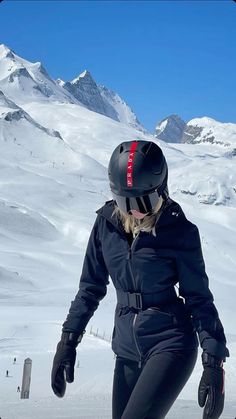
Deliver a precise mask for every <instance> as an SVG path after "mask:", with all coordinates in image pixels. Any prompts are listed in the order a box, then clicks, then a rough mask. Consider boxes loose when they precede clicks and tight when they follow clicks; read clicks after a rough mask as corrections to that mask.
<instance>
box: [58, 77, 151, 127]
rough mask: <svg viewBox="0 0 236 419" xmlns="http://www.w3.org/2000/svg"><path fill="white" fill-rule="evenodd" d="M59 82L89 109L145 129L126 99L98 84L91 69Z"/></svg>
mask: <svg viewBox="0 0 236 419" xmlns="http://www.w3.org/2000/svg"><path fill="white" fill-rule="evenodd" d="M57 82H58V84H59V85H60V86H62V87H64V89H66V90H68V92H69V93H71V95H73V97H75V98H76V99H77V100H78V101H79V102H80V103H82V104H83V105H84V106H85V107H86V108H87V109H90V110H91V111H94V112H98V113H100V114H102V115H105V116H108V117H109V118H112V119H114V120H115V121H119V122H122V123H123V124H127V125H130V126H133V127H134V128H137V129H139V130H141V131H144V128H143V127H142V126H141V124H140V122H139V121H138V120H137V117H136V115H135V114H134V112H133V111H132V110H131V109H130V107H129V106H128V105H127V104H126V103H125V102H124V100H122V99H121V98H120V96H119V95H118V94H117V93H115V92H113V91H112V90H109V89H108V88H106V87H105V86H99V85H97V83H96V82H95V81H94V79H93V78H92V76H91V74H90V72H89V71H87V70H85V71H84V72H83V73H81V74H80V75H79V76H78V77H76V78H75V79H74V80H72V81H71V82H64V81H62V80H61V79H58V80H57Z"/></svg>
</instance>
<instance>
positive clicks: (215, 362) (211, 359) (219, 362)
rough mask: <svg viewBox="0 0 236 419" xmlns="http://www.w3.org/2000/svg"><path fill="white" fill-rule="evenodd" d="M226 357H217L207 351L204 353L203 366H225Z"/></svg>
mask: <svg viewBox="0 0 236 419" xmlns="http://www.w3.org/2000/svg"><path fill="white" fill-rule="evenodd" d="M223 362H225V358H224V359H220V358H216V357H215V356H213V355H210V354H208V353H207V352H205V351H204V352H203V353H202V365H203V367H213V368H214V367H223Z"/></svg>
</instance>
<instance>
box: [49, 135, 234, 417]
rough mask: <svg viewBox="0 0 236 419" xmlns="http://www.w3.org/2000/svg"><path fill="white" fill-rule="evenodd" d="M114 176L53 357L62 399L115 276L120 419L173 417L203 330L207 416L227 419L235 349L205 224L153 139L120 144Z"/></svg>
mask: <svg viewBox="0 0 236 419" xmlns="http://www.w3.org/2000/svg"><path fill="white" fill-rule="evenodd" d="M108 173H109V180H110V187H111V191H112V195H113V200H110V201H107V202H106V203H105V204H104V205H103V207H102V208H100V209H99V210H98V211H97V218H96V221H95V223H94V226H93V229H92V232H91V235H90V238H89V242H88V245H87V250H86V254H85V258H84V264H83V270H82V274H81V278H80V285H79V291H78V293H77V295H76V297H75V299H74V301H73V302H72V304H71V307H70V310H69V314H68V316H67V318H66V321H65V322H64V324H63V329H62V330H63V331H62V336H61V340H60V342H59V343H58V345H57V351H56V354H55V356H54V361H53V368H52V375H51V385H52V389H53V391H54V393H55V394H56V395H57V396H58V397H63V396H64V394H65V390H66V382H68V383H72V382H73V381H74V365H75V359H76V347H77V345H78V344H79V343H80V342H81V339H82V337H83V334H84V333H85V328H86V326H87V323H88V321H89V320H90V318H91V317H92V315H93V313H94V311H95V310H96V309H97V307H98V304H99V302H100V300H102V298H103V297H104V296H105V295H106V291H107V285H108V283H109V282H108V277H109V275H110V277H111V279H112V282H113V284H114V286H115V288H116V292H117V306H116V310H115V325H114V329H113V335H112V349H113V351H114V353H115V354H116V365H115V370H114V377H113V394H112V418H113V419H163V418H164V417H165V416H166V415H167V413H168V412H169V410H170V408H171V406H172V405H173V403H174V402H175V400H176V398H177V397H178V395H179V393H180V391H181V390H182V388H183V387H184V385H185V384H186V382H187V381H188V379H189V377H190V375H191V373H192V371H193V369H194V366H195V363H196V359H197V352H198V349H197V348H198V339H197V334H196V331H197V333H198V336H199V341H200V344H201V347H202V349H203V353H202V363H203V374H202V377H201V381H200V384H199V389H198V402H199V405H200V406H201V407H204V411H203V418H204V419H218V418H219V417H220V415H221V413H222V411H223V407H224V370H223V362H224V361H225V358H226V357H227V356H229V351H228V349H227V347H226V339H225V335H224V330H223V326H222V324H221V322H220V319H219V315H218V312H217V309H216V307H215V305H214V303H213V295H212V293H211V291H210V290H209V287H208V276H207V274H206V272H205V264H204V259H203V255H202V249H201V241H200V236H199V232H198V228H197V227H196V225H195V224H193V223H192V222H190V221H189V220H188V219H187V218H186V217H185V214H184V212H183V210H182V208H181V206H180V205H179V204H178V203H177V202H175V201H174V200H172V199H171V198H170V197H169V192H168V185H167V179H168V168H167V163H166V160H165V157H164V155H163V153H162V150H161V149H160V148H159V147H158V146H157V145H156V144H155V143H154V142H147V141H132V142H131V141H130V142H123V143H122V144H120V145H119V146H118V147H116V149H115V150H114V152H113V154H112V156H111V159H110V163H109V168H108ZM177 283H179V296H177V294H176V292H175V288H174V287H175V285H176V284H177Z"/></svg>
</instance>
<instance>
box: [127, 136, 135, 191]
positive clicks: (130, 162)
mask: <svg viewBox="0 0 236 419" xmlns="http://www.w3.org/2000/svg"><path fill="white" fill-rule="evenodd" d="M137 146H138V142H137V141H133V142H132V144H131V147H130V151H129V158H128V164H127V176H126V177H127V186H129V187H130V188H132V186H133V166H134V152H135V150H136V148H137Z"/></svg>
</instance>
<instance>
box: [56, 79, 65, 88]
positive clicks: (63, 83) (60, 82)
mask: <svg viewBox="0 0 236 419" xmlns="http://www.w3.org/2000/svg"><path fill="white" fill-rule="evenodd" d="M56 82H57V84H59V86H61V87H64V85H65V82H64V80H62V79H60V78H59V79H56Z"/></svg>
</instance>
